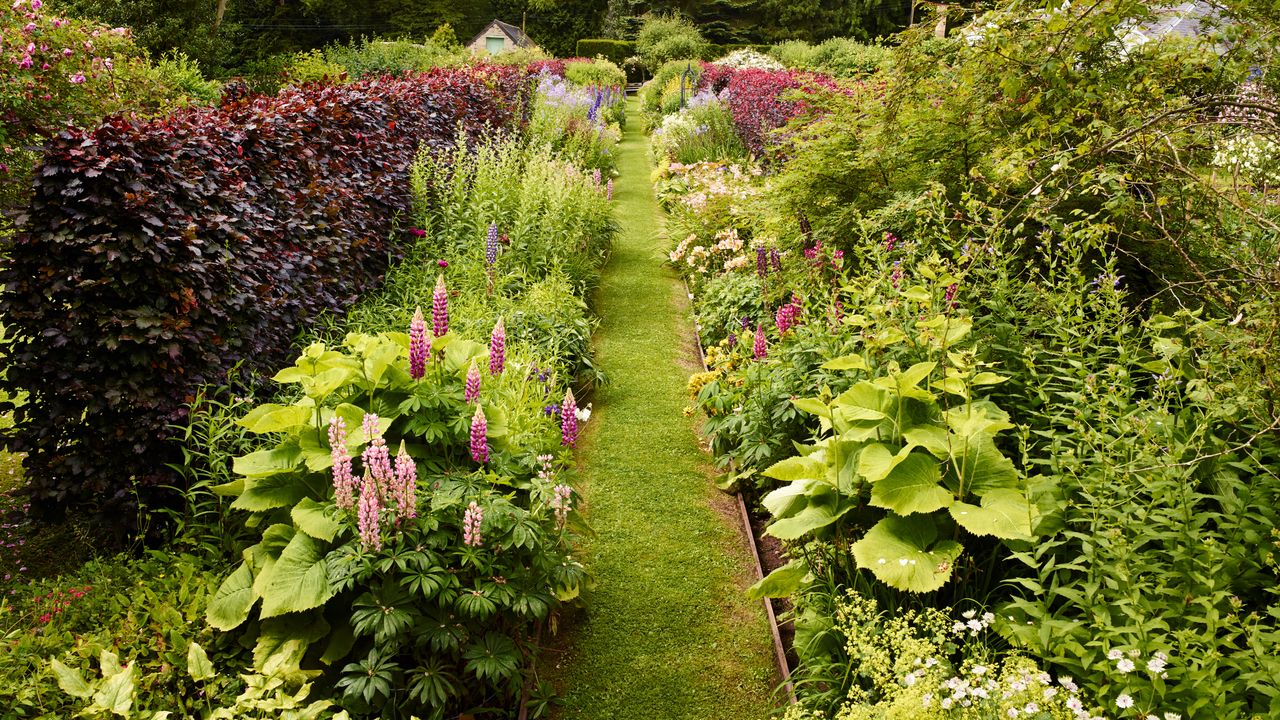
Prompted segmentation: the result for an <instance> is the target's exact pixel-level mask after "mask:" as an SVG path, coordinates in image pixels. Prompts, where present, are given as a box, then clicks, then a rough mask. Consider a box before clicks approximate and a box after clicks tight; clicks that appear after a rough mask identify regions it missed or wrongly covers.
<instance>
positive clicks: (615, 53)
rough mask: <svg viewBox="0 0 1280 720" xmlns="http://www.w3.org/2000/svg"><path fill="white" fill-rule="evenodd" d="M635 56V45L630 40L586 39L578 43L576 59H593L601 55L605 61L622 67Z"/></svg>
mask: <svg viewBox="0 0 1280 720" xmlns="http://www.w3.org/2000/svg"><path fill="white" fill-rule="evenodd" d="M635 54H636V44H635V43H634V42H631V41H630V40H605V39H599V38H596V39H591V38H586V39H582V40H579V41H578V57H584V58H593V57H596V56H597V55H603V56H604V58H605V59H606V60H608V61H609V62H611V63H613V64H614V65H617V66H618V67H622V64H623V63H624V62H626V59H627V58H629V57H631V56H632V55H635Z"/></svg>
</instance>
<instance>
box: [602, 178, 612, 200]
mask: <svg viewBox="0 0 1280 720" xmlns="http://www.w3.org/2000/svg"><path fill="white" fill-rule="evenodd" d="M604 199H605V200H608V201H609V202H613V178H609V182H608V183H607V184H606V185H605V186H604Z"/></svg>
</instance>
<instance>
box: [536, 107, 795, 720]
mask: <svg viewBox="0 0 1280 720" xmlns="http://www.w3.org/2000/svg"><path fill="white" fill-rule="evenodd" d="M635 109H636V108H635V105H634V103H633V105H632V108H631V110H632V113H633V115H632V117H633V118H634V117H635V115H634V112H635ZM637 124H638V123H635V122H633V123H632V127H631V129H629V130H628V131H627V132H626V136H625V137H624V139H623V142H622V145H621V147H620V152H621V157H620V165H621V167H620V169H621V173H622V178H621V179H620V181H619V182H618V183H617V192H616V195H615V197H616V200H617V215H618V220H619V222H620V223H621V225H622V233H621V234H620V236H619V240H618V245H617V247H616V248H615V253H614V256H613V258H612V260H611V262H610V264H609V266H608V268H606V271H605V277H604V285H603V289H602V296H601V298H600V311H601V314H602V316H603V318H604V321H603V325H602V327H601V328H600V331H599V334H598V336H597V353H598V361H599V363H600V365H601V366H602V367H603V369H604V370H605V371H606V372H607V373H608V377H609V383H608V385H607V386H606V387H604V388H602V390H601V391H600V392H599V394H598V395H597V397H596V399H595V413H594V414H593V416H592V418H591V421H590V423H588V434H587V435H586V437H585V442H584V448H583V453H582V456H581V457H582V463H583V468H582V469H583V477H584V481H585V487H584V495H585V498H586V506H585V507H586V517H587V520H588V522H589V523H590V524H591V525H592V527H593V529H594V530H595V532H596V537H595V538H593V539H592V540H590V541H589V542H588V543H587V544H586V547H585V558H586V563H587V568H588V570H589V571H590V572H591V573H592V576H593V578H594V588H593V589H592V590H590V591H589V592H588V593H587V594H586V597H585V600H586V609H585V611H583V612H581V613H579V614H577V615H574V616H570V617H569V618H567V619H566V623H565V625H566V626H567V629H566V630H565V632H566V633H567V637H566V638H565V639H564V641H563V642H562V643H561V645H562V648H561V649H558V650H556V651H553V652H551V653H549V654H548V655H547V656H546V657H545V659H544V663H543V664H544V667H543V675H544V676H549V677H550V679H551V680H552V681H553V682H554V683H555V684H556V686H557V687H558V688H559V690H560V692H561V693H562V695H563V699H564V703H563V706H562V707H561V709H560V710H559V711H558V717H560V718H562V719H564V720H568V719H570V718H583V719H589V720H631V719H634V720H682V719H684V718H688V719H690V720H694V719H697V720H717V719H718V718H723V719H724V720H751V719H752V718H764V717H767V716H768V715H769V714H770V711H771V710H772V709H773V708H774V707H776V705H777V703H776V697H775V695H774V688H775V686H776V685H777V682H778V679H777V673H776V671H775V669H774V666H773V663H772V655H771V651H770V647H771V646H770V640H769V630H768V627H767V625H766V620H765V617H764V611H763V609H762V608H761V606H760V604H759V603H755V602H750V601H748V600H747V599H746V598H745V597H744V596H743V589H744V588H745V587H746V586H747V585H749V584H750V580H751V566H750V564H749V563H750V560H749V558H750V550H749V548H748V547H747V545H746V540H745V538H744V536H743V535H742V533H741V530H740V526H739V522H738V520H737V515H736V514H735V513H736V507H735V505H734V504H733V503H732V502H731V499H730V498H728V497H726V496H723V495H721V494H720V493H718V492H717V491H716V490H715V488H714V486H713V484H712V482H711V479H710V477H709V475H708V467H707V458H706V456H705V455H704V454H703V453H702V451H701V450H700V449H699V447H698V443H697V438H696V435H695V433H694V428H693V424H692V422H691V421H689V420H688V419H686V418H684V416H683V415H682V410H683V408H684V406H685V405H686V404H687V398H686V397H685V394H684V392H685V390H684V389H685V383H686V380H687V379H688V376H689V373H690V372H691V371H692V370H694V369H695V368H696V366H695V363H696V357H697V355H696V349H695V347H694V344H693V334H692V328H691V327H690V326H689V322H688V320H687V304H686V300H685V295H684V291H683V288H682V286H681V285H680V283H679V280H678V279H677V278H676V276H675V274H674V273H673V272H671V271H670V270H669V269H667V268H666V267H664V266H663V264H662V259H663V255H664V250H665V241H664V239H663V238H662V236H661V231H660V228H661V216H660V210H659V208H658V206H657V203H656V202H655V200H654V197H653V192H652V187H651V185H650V182H649V170H650V168H649V163H648V159H647V153H646V150H647V139H646V138H645V136H644V135H643V133H642V132H641V131H640V130H639V129H638V128H637V127H636V126H637Z"/></svg>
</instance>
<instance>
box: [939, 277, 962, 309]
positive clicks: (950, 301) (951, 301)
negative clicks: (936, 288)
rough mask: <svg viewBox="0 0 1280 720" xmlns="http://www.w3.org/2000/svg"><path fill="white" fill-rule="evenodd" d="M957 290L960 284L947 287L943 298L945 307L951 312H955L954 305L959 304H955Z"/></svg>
mask: <svg viewBox="0 0 1280 720" xmlns="http://www.w3.org/2000/svg"><path fill="white" fill-rule="evenodd" d="M959 289H960V283H951V285H949V286H948V287H947V293H946V296H945V297H943V302H945V303H947V307H948V308H949V309H951V310H955V309H956V305H958V304H959V303H957V302H956V291H957V290H959Z"/></svg>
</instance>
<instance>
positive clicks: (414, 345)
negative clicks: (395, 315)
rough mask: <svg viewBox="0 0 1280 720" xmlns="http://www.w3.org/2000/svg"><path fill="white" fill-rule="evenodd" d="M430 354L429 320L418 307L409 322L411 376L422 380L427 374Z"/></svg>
mask: <svg viewBox="0 0 1280 720" xmlns="http://www.w3.org/2000/svg"><path fill="white" fill-rule="evenodd" d="M430 354H431V348H430V345H429V344H428V342H427V320H426V318H424V317H423V316H422V308H418V309H417V310H416V311H415V312H414V313H413V320H412V321H410V323H409V377H411V378H413V379H414V380H420V379H422V376H424V375H426V374H427V358H428V357H429V356H430Z"/></svg>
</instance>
